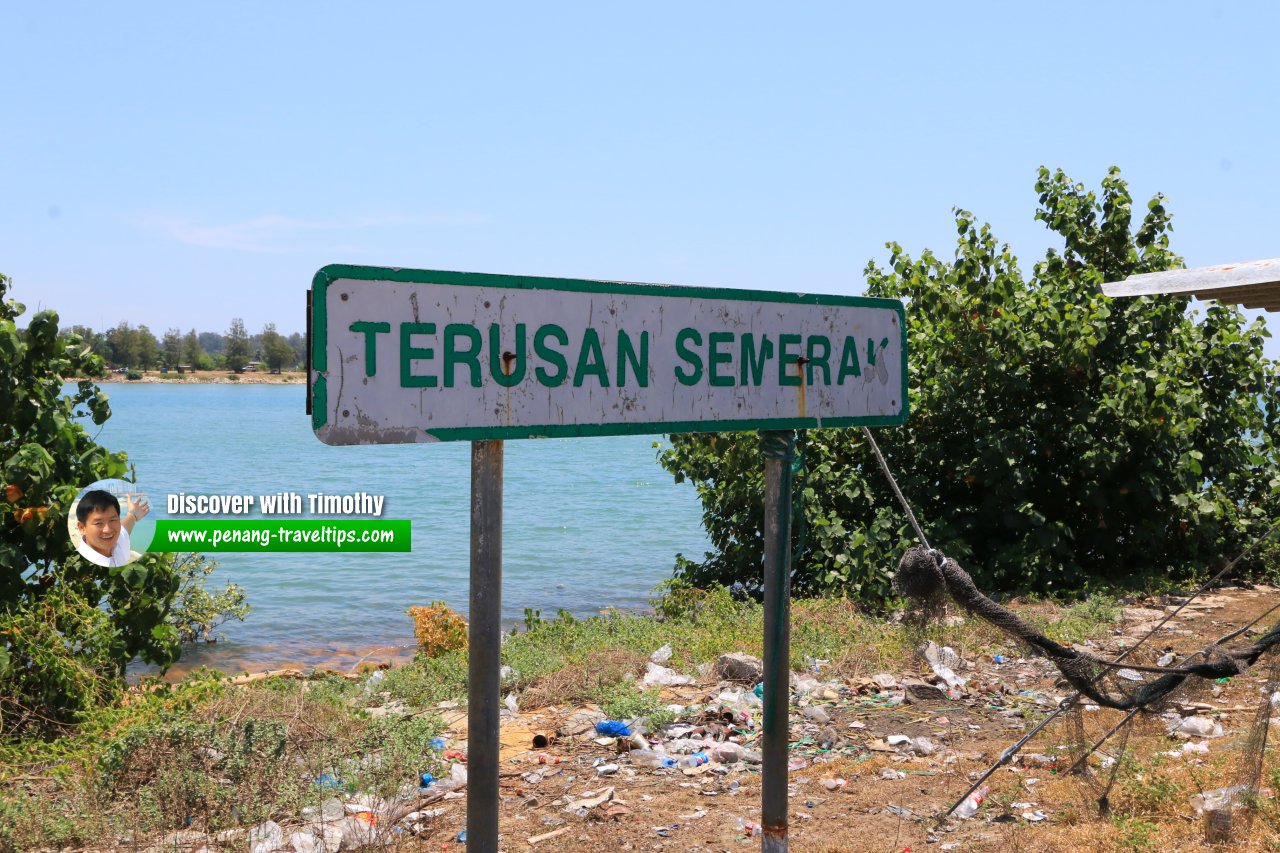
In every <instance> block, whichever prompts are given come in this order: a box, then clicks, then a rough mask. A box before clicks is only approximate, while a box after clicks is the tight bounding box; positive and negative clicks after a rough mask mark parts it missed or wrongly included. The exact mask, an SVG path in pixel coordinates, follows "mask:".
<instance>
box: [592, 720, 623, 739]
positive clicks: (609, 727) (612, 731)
mask: <svg viewBox="0 0 1280 853" xmlns="http://www.w3.org/2000/svg"><path fill="white" fill-rule="evenodd" d="M596 732H597V733H598V734H601V735H604V736H605V737H631V726H629V725H627V724H626V723H624V722H622V721H621V720H601V721H600V722H598V723H596Z"/></svg>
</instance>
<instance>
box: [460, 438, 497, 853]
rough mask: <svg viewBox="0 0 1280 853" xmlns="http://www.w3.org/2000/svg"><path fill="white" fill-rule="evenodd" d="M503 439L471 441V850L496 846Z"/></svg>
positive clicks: (493, 851) (493, 850)
mask: <svg viewBox="0 0 1280 853" xmlns="http://www.w3.org/2000/svg"><path fill="white" fill-rule="evenodd" d="M502 450H503V445H502V442H501V441H473V442H471V611H470V614H469V615H470V621H471V624H470V626H469V628H468V641H469V651H468V661H467V672H468V675H467V753H468V756H467V757H468V761H467V849H468V850H470V851H472V853H497V850H498V749H499V745H498V723H499V708H500V706H501V701H500V695H499V693H500V690H501V687H502V685H501V679H500V677H499V669H500V667H501V666H502V661H501V653H502V621H501V620H502Z"/></svg>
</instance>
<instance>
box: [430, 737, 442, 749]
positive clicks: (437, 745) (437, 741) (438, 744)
mask: <svg viewBox="0 0 1280 853" xmlns="http://www.w3.org/2000/svg"><path fill="white" fill-rule="evenodd" d="M431 748H432V749H444V738H442V737H433V738H432V739H431Z"/></svg>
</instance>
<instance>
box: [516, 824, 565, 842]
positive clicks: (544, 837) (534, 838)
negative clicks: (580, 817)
mask: <svg viewBox="0 0 1280 853" xmlns="http://www.w3.org/2000/svg"><path fill="white" fill-rule="evenodd" d="M568 831H569V827H567V826H566V827H563V828H561V829H553V830H552V831H551V832H544V833H542V834H541V835H533V836H530V837H529V838H526V839H525V842H526V843H528V844H537V843H538V842H540V841H546V840H548V839H551V838H555V837H556V836H559V835H564V834H565V833H566V832H568Z"/></svg>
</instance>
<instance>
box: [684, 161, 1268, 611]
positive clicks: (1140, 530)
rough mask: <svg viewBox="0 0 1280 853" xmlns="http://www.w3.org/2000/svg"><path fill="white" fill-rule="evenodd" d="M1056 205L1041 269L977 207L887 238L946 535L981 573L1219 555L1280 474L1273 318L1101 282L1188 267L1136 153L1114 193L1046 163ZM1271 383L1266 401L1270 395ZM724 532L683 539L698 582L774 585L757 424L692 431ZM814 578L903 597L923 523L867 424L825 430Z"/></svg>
mask: <svg viewBox="0 0 1280 853" xmlns="http://www.w3.org/2000/svg"><path fill="white" fill-rule="evenodd" d="M1036 191H1037V192H1038V193H1039V201H1040V207H1039V209H1038V210H1037V211H1036V218H1037V219H1039V220H1040V221H1042V222H1044V223H1045V224H1046V226H1048V227H1049V228H1050V229H1051V230H1052V231H1054V232H1055V233H1057V234H1058V235H1060V236H1061V238H1062V240H1063V248H1062V249H1061V250H1050V251H1049V252H1048V253H1047V254H1046V256H1045V258H1044V260H1043V261H1041V262H1039V263H1037V264H1036V265H1035V266H1034V268H1033V270H1032V273H1031V275H1030V276H1025V275H1024V274H1023V272H1022V270H1021V269H1020V268H1019V265H1018V261H1017V258H1015V257H1014V255H1013V254H1012V252H1011V251H1010V250H1009V247H1008V246H1007V245H1000V244H999V243H998V242H997V240H996V238H995V236H994V235H993V234H992V233H991V229H990V228H989V227H988V226H987V225H978V224H976V220H975V219H974V217H973V215H972V214H971V213H969V212H968V211H964V210H956V211H955V220H956V229H957V232H958V234H959V239H958V241H957V245H956V250H955V256H954V259H953V260H950V261H947V260H943V259H942V258H940V257H938V256H935V255H934V254H933V253H932V252H929V251H925V252H924V253H922V254H921V255H920V257H919V258H912V257H911V256H909V255H908V254H907V253H906V252H905V251H904V250H903V249H902V247H901V246H899V245H897V244H896V243H891V244H888V246H889V249H890V257H889V267H888V269H882V268H881V267H880V266H878V265H876V264H875V263H872V264H870V265H868V267H867V271H866V274H867V281H868V294H869V295H872V296H883V297H891V298H897V299H902V300H904V302H906V304H907V318H908V322H909V329H908V352H909V353H910V358H909V385H910V408H911V415H910V417H909V419H908V420H907V422H906V423H905V424H904V425H903V426H901V427H898V428H895V429H882V430H878V431H877V441H878V442H879V444H880V446H881V448H882V449H883V450H884V452H885V455H886V456H887V458H888V460H889V464H890V467H891V468H892V470H893V471H894V473H895V475H896V476H897V478H898V481H899V483H900V484H901V486H902V488H903V491H904V492H905V493H906V495H907V496H908V498H910V499H911V500H912V501H913V503H914V505H915V510H916V513H917V515H918V516H919V518H920V520H921V522H922V524H923V525H924V527H925V532H926V534H927V535H928V538H929V540H930V543H931V544H932V545H933V546H934V547H936V548H939V549H941V550H942V551H944V552H945V553H947V554H948V555H950V556H952V557H954V558H956V559H957V560H958V561H959V562H960V563H961V564H963V565H964V566H965V567H966V568H967V569H968V570H969V571H970V573H971V574H972V575H973V576H974V578H975V580H977V582H978V583H979V584H980V585H983V586H984V587H987V588H996V589H1021V590H1027V591H1039V592H1068V591H1073V590H1079V589H1088V588H1091V587H1096V586H1106V585H1108V584H1109V583H1110V584H1114V583H1117V582H1132V581H1133V580H1135V579H1143V578H1148V577H1163V578H1166V579H1167V578H1173V579H1182V578H1187V577H1189V576H1194V575H1198V574H1200V575H1202V574H1203V573H1204V572H1205V571H1206V570H1208V568H1209V567H1211V566H1214V565H1216V564H1217V563H1218V561H1220V560H1221V559H1222V558H1224V557H1230V556H1234V554H1236V553H1238V552H1239V551H1240V550H1241V549H1242V548H1243V546H1244V544H1245V543H1246V542H1248V541H1249V539H1250V538H1252V537H1253V536H1256V535H1257V534H1258V533H1260V532H1261V531H1262V530H1264V529H1266V527H1267V526H1269V525H1270V523H1271V521H1272V518H1273V516H1274V509H1275V505H1276V501H1277V497H1276V492H1277V488H1278V487H1280V454H1278V453H1277V443H1276V442H1277V438H1278V437H1280V406H1276V405H1274V400H1273V399H1272V398H1271V397H1270V396H1269V395H1271V393H1272V391H1273V389H1274V388H1275V387H1276V386H1277V384H1278V382H1280V371H1278V370H1277V368H1276V366H1275V365H1274V364H1272V363H1271V362H1269V361H1268V360H1267V359H1266V358H1265V357H1264V355H1263V350H1262V343H1263V339H1264V338H1265V337H1266V335H1267V332H1266V329H1265V327H1264V325H1263V324H1262V322H1261V321H1256V322H1254V323H1251V324H1246V322H1245V320H1244V318H1243V316H1242V315H1241V313H1240V312H1239V311H1238V310H1236V309H1235V308H1232V307H1227V306H1223V305H1216V304H1215V305H1212V306H1210V307H1209V308H1208V309H1207V310H1206V312H1205V315H1204V316H1203V317H1195V316H1192V315H1188V313H1187V308H1188V306H1189V304H1190V299H1189V297H1184V296H1167V297H1158V298H1157V297H1144V298H1140V299H1117V300H1112V299H1109V298H1108V297H1106V296H1103V295H1102V294H1101V292H1100V290H1099V287H1098V286H1099V285H1100V284H1101V283H1103V282H1106V281H1117V280H1122V279H1124V278H1125V277H1127V276H1128V275H1130V274H1134V273H1149V272H1156V271H1160V270H1166V269H1171V268H1174V267H1178V266H1181V264H1182V260H1181V258H1179V257H1178V256H1177V255H1175V254H1174V253H1173V252H1172V251H1170V249H1169V238H1168V232H1169V230H1170V221H1171V216H1170V214H1169V213H1168V211H1167V209H1166V207H1165V204H1164V199H1163V197H1162V196H1159V195H1157V196H1156V197H1155V198H1153V199H1152V200H1151V202H1150V203H1149V204H1148V205H1147V212H1146V214H1145V216H1144V217H1143V218H1142V220H1141V222H1140V223H1138V224H1137V227H1136V229H1133V228H1132V227H1131V226H1133V224H1134V222H1133V210H1132V198H1131V196H1130V194H1129V189H1128V186H1127V185H1126V183H1125V182H1124V181H1123V180H1122V179H1121V177H1120V174H1119V171H1118V170H1115V169H1113V170H1111V171H1110V172H1109V173H1108V175H1107V177H1106V178H1105V179H1104V180H1103V182H1102V193H1101V196H1100V197H1099V196H1098V195H1095V193H1093V192H1091V191H1086V189H1085V188H1084V186H1083V185H1082V184H1077V183H1073V182H1072V181H1071V180H1070V179H1069V178H1067V176H1066V175H1064V174H1063V173H1062V172H1061V171H1058V172H1056V173H1051V172H1050V171H1049V170H1048V169H1041V171H1040V174H1039V178H1038V180H1037V182H1036ZM1260 401H1262V402H1261V404H1260ZM670 440H671V447H670V449H669V450H666V451H664V452H661V453H660V455H659V460H660V461H661V463H662V464H663V465H664V466H665V467H666V468H667V469H668V470H669V471H670V472H671V473H672V474H673V475H674V476H675V478H676V479H677V480H681V479H688V480H690V481H692V482H693V483H694V484H695V485H696V487H697V489H698V494H699V497H700V498H701V500H702V505H703V519H704V524H705V526H706V529H707V531H708V533H709V535H710V538H711V542H712V544H713V546H714V548H715V551H714V552H713V553H711V554H708V555H706V557H705V559H703V560H702V561H695V560H691V559H689V558H686V557H683V556H680V557H678V558H677V567H676V573H677V576H678V577H680V578H682V579H684V580H687V581H689V582H691V583H692V584H693V585H695V586H709V585H712V584H723V585H727V586H736V587H738V588H740V589H742V590H744V591H745V592H748V593H750V594H753V595H758V594H759V593H760V585H761V558H760V555H761V553H762V552H763V547H762V542H763V536H762V523H763V508H762V505H763V487H762V475H761V469H762V463H761V459H760V452H759V439H758V437H757V436H755V435H748V434H706V435H673V436H671V439H670ZM804 457H805V464H804V469H803V471H801V472H800V473H799V475H798V479H797V486H796V488H797V489H798V490H799V491H800V492H801V493H802V494H803V497H804V509H803V513H802V514H801V515H800V517H799V518H797V525H796V527H797V530H798V532H802V533H803V534H804V538H803V550H802V551H801V552H800V553H799V554H798V556H797V559H796V560H795V565H794V574H793V588H794V589H795V591H796V592H797V593H802V594H803V593H812V592H821V591H826V590H838V591H842V592H845V593H847V594H848V595H850V596H851V597H855V598H857V599H858V600H860V601H862V602H864V603H870V604H873V605H882V604H884V603H885V602H886V601H887V600H888V598H889V597H890V595H891V591H890V587H889V577H890V574H891V572H892V571H893V569H894V567H895V566H896V563H897V560H898V558H899V556H900V555H901V553H902V551H903V550H904V549H905V548H906V547H907V546H908V545H910V544H912V540H913V539H914V537H913V535H912V533H911V531H910V530H909V529H908V526H907V524H906V521H905V518H904V516H903V513H902V510H901V509H900V507H899V506H898V504H897V501H896V500H895V498H894V496H893V495H892V493H891V491H890V489H889V487H888V485H887V483H886V482H885V478H884V477H883V476H882V475H881V473H880V471H879V470H878V469H877V466H876V462H875V460H874V459H873V457H872V456H871V455H870V453H869V451H868V447H867V445H866V442H865V439H864V437H863V435H862V433H861V431H860V430H852V429H850V430H812V431H810V432H809V433H808V436H807V447H806V448H805V453H804Z"/></svg>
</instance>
